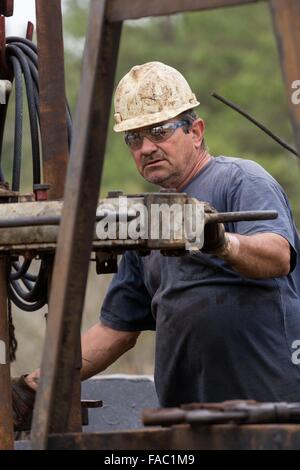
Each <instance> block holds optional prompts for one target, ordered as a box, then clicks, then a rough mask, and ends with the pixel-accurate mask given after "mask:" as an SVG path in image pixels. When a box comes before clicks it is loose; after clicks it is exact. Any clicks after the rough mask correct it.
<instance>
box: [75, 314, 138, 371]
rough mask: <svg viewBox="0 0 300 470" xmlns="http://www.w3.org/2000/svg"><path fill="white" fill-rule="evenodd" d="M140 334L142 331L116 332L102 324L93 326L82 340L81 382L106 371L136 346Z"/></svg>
mask: <svg viewBox="0 0 300 470" xmlns="http://www.w3.org/2000/svg"><path fill="white" fill-rule="evenodd" d="M139 334H140V331H120V330H114V329H113V328H110V327H109V326H105V325H103V324H102V323H101V322H100V323H97V324H96V325H94V326H92V327H91V328H90V329H89V330H87V331H86V333H85V334H84V335H83V336H82V338H81V344H82V363H83V365H82V369H81V380H86V379H88V378H89V377H92V376H93V375H95V374H98V373H99V372H102V371H103V370H105V369H106V368H107V367H108V366H110V365H111V364H112V363H113V362H115V361H116V360H117V359H118V358H119V357H120V356H122V354H124V353H125V352H126V351H128V350H129V349H131V348H132V347H133V346H134V345H135V343H136V340H137V338H138V336H139Z"/></svg>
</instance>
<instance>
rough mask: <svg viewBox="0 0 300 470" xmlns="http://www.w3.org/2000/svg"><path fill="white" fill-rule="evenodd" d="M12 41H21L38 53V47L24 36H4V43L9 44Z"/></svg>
mask: <svg viewBox="0 0 300 470" xmlns="http://www.w3.org/2000/svg"><path fill="white" fill-rule="evenodd" d="M13 42H21V43H22V44H25V45H26V46H28V47H30V49H32V50H33V51H34V52H35V53H36V54H37V53H38V49H37V46H36V44H34V42H32V41H29V39H26V38H19V37H17V36H9V37H7V38H6V43H7V44H11V43H13Z"/></svg>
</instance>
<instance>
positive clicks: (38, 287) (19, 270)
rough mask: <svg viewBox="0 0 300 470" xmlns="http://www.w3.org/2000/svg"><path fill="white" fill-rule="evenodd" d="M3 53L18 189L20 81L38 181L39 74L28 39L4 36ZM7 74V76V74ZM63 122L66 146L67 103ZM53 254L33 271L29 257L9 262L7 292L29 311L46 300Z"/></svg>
mask: <svg viewBox="0 0 300 470" xmlns="http://www.w3.org/2000/svg"><path fill="white" fill-rule="evenodd" d="M6 57H7V63H8V65H9V66H10V73H11V76H10V77H9V80H10V81H12V82H13V81H14V83H15V130H14V152H13V165H12V177H11V189H12V190H13V191H19V190H20V180H21V168H22V139H23V83H25V89H26V96H27V104H28V113H29V123H30V134H31V148H32V169H33V175H32V181H33V185H35V184H40V183H41V155H40V153H41V152H40V141H39V127H40V113H39V74H38V55H37V47H36V45H35V44H34V43H32V42H31V41H29V40H28V39H24V38H18V37H9V38H7V40H6ZM7 78H8V77H7ZM7 104H8V103H6V105H2V106H0V181H1V182H5V181H7V179H5V177H4V173H3V168H2V146H3V135H4V128H5V119H6V113H7ZM66 108H67V124H68V143H69V148H70V144H71V136H72V119H71V114H70V110H69V107H68V104H66ZM52 261H53V257H52V255H49V254H46V255H41V261H40V266H39V269H38V273H37V274H31V273H30V272H29V268H30V266H31V262H32V260H31V259H27V258H24V260H22V261H19V259H17V260H16V259H14V260H11V263H10V266H9V270H10V272H9V296H10V299H11V300H12V302H13V303H14V304H15V305H16V306H17V307H19V308H20V309H22V310H25V311H27V312H33V311H35V310H38V309H40V308H41V307H43V306H44V305H45V304H46V303H47V302H48V286H49V277H50V275H51V267H52Z"/></svg>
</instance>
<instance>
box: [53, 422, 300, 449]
mask: <svg viewBox="0 0 300 470" xmlns="http://www.w3.org/2000/svg"><path fill="white" fill-rule="evenodd" d="M48 448H49V449H52V450H54V449H58V450H63V449H67V450H73V449H74V450H75V449H76V450H78V449H80V450H87V449H89V450H110V451H114V450H116V449H118V450H127V451H130V450H149V451H154V450H168V449H172V450H248V449H249V450H256V449H259V450H275V449H282V450H292V449H299V448H300V425H295V424H291V425H287V424H280V425H275V424H267V425H242V426H238V425H232V424H227V425H213V426H203V427H196V426H195V427H192V426H188V425H185V424H184V425H178V426H173V427H170V428H163V429H161V428H152V429H148V430H143V429H136V430H129V431H115V432H105V433H82V434H65V435H60V436H59V435H52V436H50V438H49V447H48Z"/></svg>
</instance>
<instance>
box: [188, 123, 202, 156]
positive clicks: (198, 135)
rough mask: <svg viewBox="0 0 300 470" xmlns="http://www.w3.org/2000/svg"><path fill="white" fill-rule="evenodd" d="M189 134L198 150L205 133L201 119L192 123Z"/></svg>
mask: <svg viewBox="0 0 300 470" xmlns="http://www.w3.org/2000/svg"><path fill="white" fill-rule="evenodd" d="M190 132H191V134H192V137H193V141H194V145H195V147H196V148H197V149H199V148H200V147H201V144H202V141H203V139H204V132H205V124H204V121H203V119H200V118H198V119H196V120H195V121H193V124H192V127H191V130H190Z"/></svg>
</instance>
